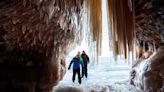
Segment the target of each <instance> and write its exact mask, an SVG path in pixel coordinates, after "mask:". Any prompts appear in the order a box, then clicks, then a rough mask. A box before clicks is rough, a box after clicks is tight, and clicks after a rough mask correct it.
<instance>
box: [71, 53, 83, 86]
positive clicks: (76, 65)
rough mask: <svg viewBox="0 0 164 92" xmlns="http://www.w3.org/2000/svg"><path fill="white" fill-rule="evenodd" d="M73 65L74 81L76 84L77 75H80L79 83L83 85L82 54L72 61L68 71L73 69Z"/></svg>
mask: <svg viewBox="0 0 164 92" xmlns="http://www.w3.org/2000/svg"><path fill="white" fill-rule="evenodd" d="M72 64H73V76H72V81H73V82H75V77H76V74H77V75H78V82H79V84H81V76H80V66H81V69H82V67H83V61H82V59H81V55H80V52H78V54H77V55H76V56H75V57H74V58H73V59H72V60H71V62H70V65H69V67H68V70H69V69H70V68H71V65H72Z"/></svg>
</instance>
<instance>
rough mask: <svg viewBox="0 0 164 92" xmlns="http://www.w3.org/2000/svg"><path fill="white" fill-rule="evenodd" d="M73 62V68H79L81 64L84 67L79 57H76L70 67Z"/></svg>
mask: <svg viewBox="0 0 164 92" xmlns="http://www.w3.org/2000/svg"><path fill="white" fill-rule="evenodd" d="M72 64H73V69H78V68H80V65H81V66H82V67H83V66H84V65H83V61H82V60H81V59H79V58H77V57H74V58H73V59H72V60H71V62H70V65H69V67H68V69H70V67H71V65H72Z"/></svg>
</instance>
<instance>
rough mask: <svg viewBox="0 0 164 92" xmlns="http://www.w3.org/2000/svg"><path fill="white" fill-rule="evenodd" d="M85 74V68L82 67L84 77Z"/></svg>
mask: <svg viewBox="0 0 164 92" xmlns="http://www.w3.org/2000/svg"><path fill="white" fill-rule="evenodd" d="M84 74H85V68H84V67H82V77H83V76H84Z"/></svg>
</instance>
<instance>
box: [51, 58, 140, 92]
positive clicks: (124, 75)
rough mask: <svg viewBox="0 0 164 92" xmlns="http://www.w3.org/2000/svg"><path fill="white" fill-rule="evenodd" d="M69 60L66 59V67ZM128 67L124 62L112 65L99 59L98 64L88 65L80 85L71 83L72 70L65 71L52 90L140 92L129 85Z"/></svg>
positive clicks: (59, 91) (110, 61)
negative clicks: (86, 75)
mask: <svg viewBox="0 0 164 92" xmlns="http://www.w3.org/2000/svg"><path fill="white" fill-rule="evenodd" d="M70 60H71V58H67V59H66V61H67V64H66V65H67V67H68V65H69V61H70ZM129 66H130V65H129V64H127V63H125V62H124V61H121V60H119V62H117V64H116V63H114V62H112V60H110V59H109V58H105V57H101V58H100V60H99V63H98V64H92V63H90V64H89V66H88V78H85V77H84V78H82V84H81V85H80V84H78V78H77V76H76V80H75V83H73V82H72V70H69V71H68V70H67V73H66V75H65V76H64V78H63V80H62V81H61V82H60V83H59V84H58V86H57V87H55V88H54V92H141V91H139V90H137V89H136V88H134V87H133V86H132V85H130V84H129V82H128V80H129V70H130V67H129Z"/></svg>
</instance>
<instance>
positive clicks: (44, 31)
mask: <svg viewBox="0 0 164 92" xmlns="http://www.w3.org/2000/svg"><path fill="white" fill-rule="evenodd" d="M83 3H84V0H1V1H0V12H1V14H0V91H1V92H50V91H51V90H52V87H53V86H55V85H56V84H57V83H58V82H59V81H60V80H61V79H62V77H63V76H64V74H65V71H66V70H65V55H66V54H68V52H69V51H70V50H71V49H72V48H73V47H74V46H75V44H76V43H77V42H80V41H81V39H82V36H81V35H82V34H81V31H82V29H81V21H82V20H81V16H82V14H84V13H82V12H83Z"/></svg>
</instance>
